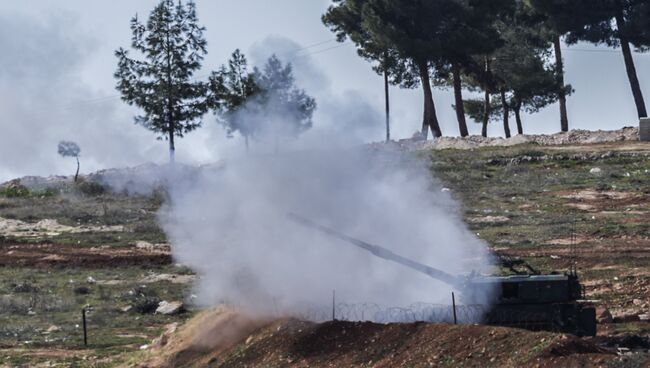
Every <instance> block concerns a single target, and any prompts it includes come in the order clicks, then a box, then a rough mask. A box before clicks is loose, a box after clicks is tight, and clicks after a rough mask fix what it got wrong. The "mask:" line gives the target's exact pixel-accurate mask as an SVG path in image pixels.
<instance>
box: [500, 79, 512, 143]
mask: <svg viewBox="0 0 650 368" xmlns="http://www.w3.org/2000/svg"><path fill="white" fill-rule="evenodd" d="M501 105H502V106H503V130H504V132H505V135H506V138H510V137H511V135H510V121H509V120H510V107H509V106H508V100H507V99H506V91H505V89H503V88H501Z"/></svg>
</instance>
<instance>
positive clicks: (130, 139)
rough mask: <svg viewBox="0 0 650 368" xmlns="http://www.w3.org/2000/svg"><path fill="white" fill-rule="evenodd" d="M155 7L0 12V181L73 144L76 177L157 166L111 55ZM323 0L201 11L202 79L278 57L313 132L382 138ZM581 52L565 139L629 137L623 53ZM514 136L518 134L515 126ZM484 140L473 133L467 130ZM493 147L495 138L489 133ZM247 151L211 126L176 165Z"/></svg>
mask: <svg viewBox="0 0 650 368" xmlns="http://www.w3.org/2000/svg"><path fill="white" fill-rule="evenodd" d="M156 3H157V1H156V0H139V1H137V2H135V1H132V0H111V1H105V0H97V1H87V0H56V1H55V0H31V1H3V2H1V3H0V50H2V53H0V112H1V115H0V126H1V128H2V133H1V134H0V157H1V160H2V161H0V181H4V180H8V179H11V178H14V177H18V176H23V175H49V174H68V173H71V171H73V169H74V163H73V162H72V160H70V159H67V160H66V159H63V158H61V157H58V155H56V145H57V143H58V141H59V140H62V139H66V140H73V141H77V142H78V143H79V144H80V146H81V149H82V155H83V157H82V171H83V172H88V171H94V170H97V169H101V168H107V167H113V166H127V165H129V166H131V165H137V164H140V163H144V162H149V161H153V162H164V161H165V160H166V159H167V153H166V149H167V148H166V143H165V142H160V141H155V137H154V136H153V135H152V134H151V133H148V132H147V131H146V130H145V129H144V128H141V127H139V126H135V125H134V124H133V122H132V116H133V115H134V113H136V111H135V110H134V109H133V108H131V107H128V106H126V105H125V104H123V103H122V102H121V101H120V100H119V96H118V95H117V92H116V90H115V80H114V79H113V76H112V75H113V72H114V71H115V67H116V58H115V57H114V55H113V53H114V51H115V49H117V48H118V47H121V46H122V47H128V46H129V44H130V37H131V34H130V29H129V20H130V18H131V17H132V16H133V15H134V14H136V13H138V14H140V15H141V17H142V16H146V15H148V14H149V12H150V10H151V9H152V8H153V7H154V5H155V4H156ZM329 3H330V1H328V0H309V1H305V0H274V1H268V0H239V1H232V0H231V1H225V0H211V1H208V0H198V1H197V5H198V15H199V19H200V21H201V23H202V24H203V25H205V26H206V28H207V32H206V38H207V40H208V52H209V54H208V56H207V57H206V60H205V63H204V69H205V71H204V72H201V73H199V76H202V75H205V74H207V73H209V71H210V70H213V69H216V68H217V67H218V66H219V65H220V64H222V63H224V62H225V61H226V60H227V58H228V56H229V55H230V53H231V52H232V51H233V50H234V49H235V48H240V49H242V50H243V51H244V52H245V53H246V54H247V55H248V56H249V58H250V59H251V61H252V62H253V63H255V64H260V63H262V62H263V60H265V59H266V58H267V57H268V56H269V55H270V54H272V53H276V54H277V55H278V56H279V57H280V58H281V59H284V60H285V61H292V62H293V63H294V65H295V68H296V76H297V80H298V83H300V84H301V86H302V87H304V88H305V89H306V90H307V92H308V93H310V94H312V95H313V96H315V97H316V99H317V101H318V103H319V107H320V108H319V111H318V113H317V115H316V121H315V125H316V126H317V127H318V130H316V131H317V132H319V131H320V132H325V131H327V132H342V131H347V130H350V131H351V132H352V134H351V136H353V137H355V138H356V137H363V138H364V139H365V140H379V139H381V137H382V135H383V124H384V122H383V117H382V116H383V115H382V109H383V94H382V93H383V89H382V79H381V78H380V77H379V76H377V75H376V74H374V72H372V70H371V68H370V65H369V64H368V63H366V62H365V61H363V60H362V59H360V58H359V57H357V55H356V52H355V49H354V47H353V46H352V45H350V44H345V45H340V44H338V43H336V42H335V41H334V39H333V38H334V37H333V35H332V34H331V33H330V32H329V30H327V29H326V28H325V27H324V26H323V25H322V23H321V21H320V17H321V15H322V13H323V12H324V11H325V9H327V7H328V5H329ZM609 51H610V50H608V49H595V48H593V47H592V46H590V45H577V46H572V47H570V48H568V49H567V50H566V52H565V59H566V67H567V77H566V79H567V82H568V83H571V84H572V85H573V86H574V88H575V90H576V92H575V94H574V95H573V96H571V97H570V98H569V102H568V107H569V118H570V124H571V127H572V128H581V129H618V128H620V127H623V126H630V125H636V124H637V119H636V109H635V107H634V104H633V101H632V97H631V92H630V88H629V84H628V81H627V77H626V74H625V68H624V65H623V59H622V55H621V54H620V52H609ZM635 61H636V63H637V69H638V72H639V78H640V80H641V85H642V88H643V90H644V92H645V95H646V97H647V98H650V91H649V90H648V88H650V55H644V54H636V55H635ZM434 97H435V102H436V105H437V109H438V114H439V117H440V119H441V125H442V129H443V133H444V134H445V135H457V134H458V128H457V125H456V121H455V114H454V112H453V110H452V108H451V104H452V103H453V102H452V100H453V99H452V92H451V91H450V90H440V89H438V90H435V95H434ZM421 105H422V96H421V92H420V90H413V91H408V90H398V89H396V88H393V89H392V107H393V132H394V135H395V137H396V138H404V137H409V136H411V135H412V134H413V132H415V131H416V130H417V129H418V128H419V125H420V121H421V111H422V106H421ZM513 129H514V126H513ZM524 129H525V130H526V132H527V133H553V132H556V131H557V130H558V129H559V113H558V107H557V106H551V107H549V108H547V109H546V110H544V111H543V112H541V113H539V114H536V115H534V116H525V117H524ZM470 133H472V134H479V133H480V126H479V125H477V124H471V125H470ZM489 134H490V135H493V136H497V135H501V134H502V127H501V126H500V125H499V124H493V125H492V126H491V127H490V129H489ZM242 149H243V144H242V143H241V142H240V141H239V140H237V139H231V140H228V139H226V138H225V133H224V132H223V130H222V129H221V128H220V127H219V126H218V125H217V124H216V123H215V122H214V118H213V117H211V116H208V117H206V119H205V126H204V127H203V128H202V129H200V130H198V131H196V132H194V133H190V135H189V136H188V137H187V138H185V139H183V140H182V141H181V142H179V144H178V145H177V155H178V159H179V160H181V161H184V162H189V163H203V162H211V161H215V160H218V159H220V158H223V157H224V156H226V155H228V154H229V152H240V151H241V150H242Z"/></svg>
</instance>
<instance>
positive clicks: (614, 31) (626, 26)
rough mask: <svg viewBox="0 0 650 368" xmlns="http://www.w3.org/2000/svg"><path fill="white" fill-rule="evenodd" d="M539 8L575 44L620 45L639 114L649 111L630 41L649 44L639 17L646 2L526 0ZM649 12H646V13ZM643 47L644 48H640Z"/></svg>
mask: <svg viewBox="0 0 650 368" xmlns="http://www.w3.org/2000/svg"><path fill="white" fill-rule="evenodd" d="M527 1H529V2H530V3H531V4H532V5H533V6H534V7H535V8H536V9H538V10H541V11H542V12H544V13H545V14H547V15H548V16H549V19H550V20H551V22H553V24H554V25H555V26H556V27H557V29H559V30H561V31H565V32H568V33H567V36H566V41H567V43H569V44H575V43H577V42H580V41H585V42H590V43H593V44H595V45H601V44H605V45H607V46H609V47H614V48H618V47H620V48H621V50H622V52H623V60H624V62H625V68H626V71H627V75H628V79H629V82H630V88H631V90H632V96H633V98H634V102H635V105H636V108H637V113H638V116H639V117H646V116H647V110H646V105H645V100H644V98H643V93H642V91H641V85H640V83H639V79H638V76H637V72H636V66H635V65H634V59H633V57H632V49H631V46H630V44H634V45H635V46H637V47H638V46H641V45H643V44H645V45H648V44H650V42H649V38H648V33H647V32H639V30H640V29H642V28H643V26H642V25H641V24H643V23H644V22H645V21H644V20H640V17H639V14H642V13H643V11H644V9H645V7H646V6H647V5H646V2H645V1H638V0H527ZM646 14H647V13H646ZM556 49H557V50H559V47H556ZM641 50H643V48H642V47H641Z"/></svg>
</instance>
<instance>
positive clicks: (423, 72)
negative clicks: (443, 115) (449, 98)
mask: <svg viewBox="0 0 650 368" xmlns="http://www.w3.org/2000/svg"><path fill="white" fill-rule="evenodd" d="M418 68H419V70H420V81H421V82H422V89H423V90H424V118H423V120H422V137H423V138H424V139H427V138H428V136H429V128H431V132H432V133H433V136H434V137H436V138H437V137H441V136H442V132H441V131H440V124H438V116H437V115H436V106H435V104H434V103H433V92H432V91H431V79H430V78H429V66H428V65H427V62H426V61H425V62H421V63H419V65H418Z"/></svg>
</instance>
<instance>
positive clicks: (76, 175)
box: [74, 156, 79, 183]
mask: <svg viewBox="0 0 650 368" xmlns="http://www.w3.org/2000/svg"><path fill="white" fill-rule="evenodd" d="M75 158H76V159H77V172H76V173H75V174H74V182H75V183H76V182H77V178H79V156H75Z"/></svg>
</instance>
